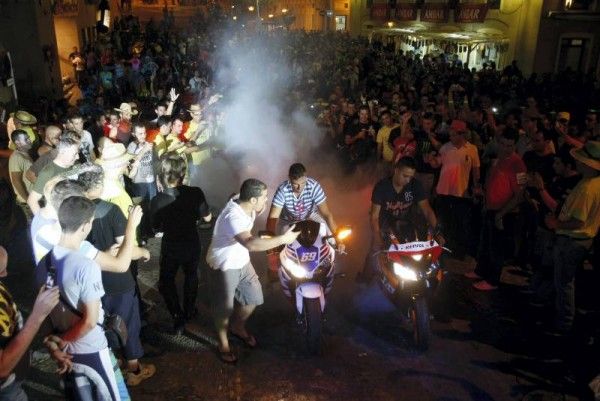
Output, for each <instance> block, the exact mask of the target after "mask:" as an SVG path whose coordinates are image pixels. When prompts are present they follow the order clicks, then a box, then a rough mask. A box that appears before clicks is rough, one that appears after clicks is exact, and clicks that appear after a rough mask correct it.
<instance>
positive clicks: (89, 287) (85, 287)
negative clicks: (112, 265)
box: [36, 245, 108, 354]
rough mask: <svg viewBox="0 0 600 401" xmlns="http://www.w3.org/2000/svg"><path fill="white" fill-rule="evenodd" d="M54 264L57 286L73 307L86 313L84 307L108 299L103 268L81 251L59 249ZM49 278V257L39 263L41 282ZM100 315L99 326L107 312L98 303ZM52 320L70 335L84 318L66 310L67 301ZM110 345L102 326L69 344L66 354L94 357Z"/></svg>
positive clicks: (52, 259)
mask: <svg viewBox="0 0 600 401" xmlns="http://www.w3.org/2000/svg"><path fill="white" fill-rule="evenodd" d="M50 255H51V258H50V261H51V265H52V266H53V267H54V269H56V284H57V285H58V288H59V291H60V294H61V295H62V297H63V298H64V299H65V301H67V302H68V303H69V304H70V305H71V306H72V307H75V308H77V309H78V310H79V311H83V305H84V304H88V303H91V302H95V301H100V299H101V298H102V297H103V296H104V287H103V286H102V275H101V274H100V266H98V264H97V263H96V262H94V261H93V260H91V259H89V258H86V257H85V256H84V255H83V254H82V253H81V252H74V251H72V250H70V249H68V248H64V247H62V246H59V245H57V246H55V247H54V249H53V250H52V253H51V254H50ZM47 276H48V270H47V268H46V260H45V258H44V259H42V260H41V261H40V263H38V266H37V268H36V281H37V283H40V282H45V280H46V277H47ZM98 305H99V308H100V310H99V313H98V321H97V323H100V324H101V323H102V322H104V310H103V309H102V305H101V304H100V303H99V302H98ZM50 319H51V321H52V325H53V327H54V329H55V330H57V331H58V332H59V333H64V332H66V331H67V330H68V329H69V328H71V327H72V326H73V325H74V324H75V323H76V322H78V321H79V320H80V319H81V318H80V317H79V316H77V315H75V314H74V313H73V312H72V311H70V310H69V309H68V308H66V307H65V305H64V304H63V302H59V303H58V305H57V306H56V307H55V308H54V309H53V310H52V312H51V313H50ZM107 346H108V344H107V341H106V336H105V335H104V331H103V330H102V328H101V327H100V326H98V324H96V325H94V328H93V329H91V330H90V331H88V332H87V333H86V334H85V335H84V336H82V337H80V338H78V339H77V340H75V341H71V342H69V343H68V344H67V349H66V352H68V353H69V354H91V353H95V352H98V351H101V350H103V349H105V348H106V347H107Z"/></svg>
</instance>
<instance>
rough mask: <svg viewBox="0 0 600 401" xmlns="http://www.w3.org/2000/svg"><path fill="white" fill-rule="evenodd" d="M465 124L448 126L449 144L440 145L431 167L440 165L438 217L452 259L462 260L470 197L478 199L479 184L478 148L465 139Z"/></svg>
mask: <svg viewBox="0 0 600 401" xmlns="http://www.w3.org/2000/svg"><path fill="white" fill-rule="evenodd" d="M466 133H467V124H466V123H465V122H464V121H461V120H454V121H452V124H451V125H450V141H449V142H447V143H445V144H444V145H442V147H441V148H440V150H439V156H438V157H437V158H436V159H434V160H432V162H433V163H432V165H433V166H435V167H437V166H439V165H441V167H442V168H441V170H440V178H439V181H438V185H437V187H436V193H437V195H438V199H437V205H438V210H437V212H438V215H439V216H440V220H441V224H442V226H443V228H444V233H445V234H446V238H448V245H449V247H450V249H452V251H453V255H454V257H456V258H457V259H463V258H464V257H465V254H466V253H467V251H468V249H467V244H468V243H469V239H470V238H469V235H470V227H471V209H472V198H471V197H470V194H469V179H470V178H471V179H472V181H471V182H472V185H473V187H472V190H471V193H472V194H473V195H474V196H479V195H481V184H480V182H479V175H480V172H479V167H480V162H479V153H478V152H477V147H475V145H473V144H471V143H470V142H469V141H467V139H466V138H465V134H466Z"/></svg>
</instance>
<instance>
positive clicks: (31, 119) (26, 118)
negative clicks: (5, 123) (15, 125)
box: [13, 110, 37, 125]
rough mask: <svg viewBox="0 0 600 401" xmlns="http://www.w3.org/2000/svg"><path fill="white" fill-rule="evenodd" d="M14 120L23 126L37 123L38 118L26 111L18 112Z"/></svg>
mask: <svg viewBox="0 0 600 401" xmlns="http://www.w3.org/2000/svg"><path fill="white" fill-rule="evenodd" d="M13 118H14V119H15V120H17V121H18V122H20V123H21V124H23V125H33V124H35V123H37V118H35V116H34V115H33V114H31V113H28V112H26V111H24V110H19V111H17V112H16V113H15V114H14V115H13Z"/></svg>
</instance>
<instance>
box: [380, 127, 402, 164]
mask: <svg viewBox="0 0 600 401" xmlns="http://www.w3.org/2000/svg"><path fill="white" fill-rule="evenodd" d="M396 127H398V124H394V125H392V126H391V127H386V126H385V125H384V126H383V127H381V128H379V131H378V132H377V144H378V145H379V144H381V145H382V146H383V160H385V161H386V162H392V161H393V160H394V149H392V147H391V146H390V144H389V143H388V139H389V138H390V132H392V130H393V129H394V128H396Z"/></svg>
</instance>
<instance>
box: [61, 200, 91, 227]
mask: <svg viewBox="0 0 600 401" xmlns="http://www.w3.org/2000/svg"><path fill="white" fill-rule="evenodd" d="M95 210H96V205H95V204H94V202H92V201H91V200H89V199H88V198H85V197H83V196H70V197H68V198H67V199H65V200H64V201H63V203H62V204H61V205H60V208H59V209H58V222H59V223H60V228H62V231H63V232H66V233H73V232H75V231H77V230H78V229H79V228H80V227H81V226H82V225H84V224H85V223H87V222H88V221H90V219H91V218H92V217H94V212H95Z"/></svg>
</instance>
